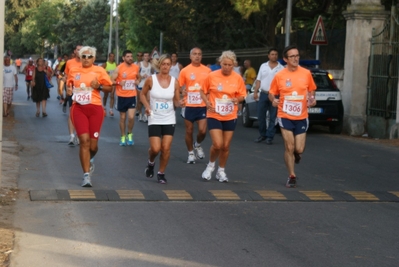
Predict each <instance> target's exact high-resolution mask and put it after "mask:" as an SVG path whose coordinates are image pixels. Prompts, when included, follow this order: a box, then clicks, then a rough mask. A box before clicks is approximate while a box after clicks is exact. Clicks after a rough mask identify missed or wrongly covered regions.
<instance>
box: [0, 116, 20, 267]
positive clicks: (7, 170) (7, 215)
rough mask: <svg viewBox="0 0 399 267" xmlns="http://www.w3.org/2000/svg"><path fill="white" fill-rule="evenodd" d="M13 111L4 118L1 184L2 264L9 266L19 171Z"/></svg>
mask: <svg viewBox="0 0 399 267" xmlns="http://www.w3.org/2000/svg"><path fill="white" fill-rule="evenodd" d="M14 123H15V121H14V117H13V112H12V111H11V116H9V117H7V118H3V143H2V155H1V157H2V165H1V184H0V266H1V267H5V266H9V258H10V255H11V253H12V250H13V245H14V229H13V214H14V203H15V200H16V198H17V193H18V189H17V177H18V171H19V156H18V153H19V146H18V143H17V142H16V141H15V140H14V138H13V136H12V134H13V133H12V129H13V126H14Z"/></svg>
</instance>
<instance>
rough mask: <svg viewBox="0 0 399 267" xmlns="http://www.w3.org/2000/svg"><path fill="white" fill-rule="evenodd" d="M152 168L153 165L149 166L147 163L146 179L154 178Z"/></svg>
mask: <svg viewBox="0 0 399 267" xmlns="http://www.w3.org/2000/svg"><path fill="white" fill-rule="evenodd" d="M154 167H155V163H154V165H151V164H150V163H149V162H148V163H147V167H146V168H145V176H146V177H147V178H152V177H153V176H154ZM158 175H159V174H158Z"/></svg>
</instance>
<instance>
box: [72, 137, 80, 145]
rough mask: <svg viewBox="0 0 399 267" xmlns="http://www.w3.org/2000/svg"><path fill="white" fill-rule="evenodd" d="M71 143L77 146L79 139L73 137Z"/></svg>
mask: <svg viewBox="0 0 399 267" xmlns="http://www.w3.org/2000/svg"><path fill="white" fill-rule="evenodd" d="M73 143H74V144H75V145H76V146H77V145H79V138H78V137H77V136H76V135H75V137H74V139H73Z"/></svg>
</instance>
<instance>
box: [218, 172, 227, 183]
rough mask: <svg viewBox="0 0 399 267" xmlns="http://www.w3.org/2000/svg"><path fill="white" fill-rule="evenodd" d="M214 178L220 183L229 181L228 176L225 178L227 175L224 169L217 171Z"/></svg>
mask: <svg viewBox="0 0 399 267" xmlns="http://www.w3.org/2000/svg"><path fill="white" fill-rule="evenodd" d="M216 180H218V181H219V182H221V183H227V182H228V181H229V178H227V175H226V173H225V172H224V171H218V172H217V173H216Z"/></svg>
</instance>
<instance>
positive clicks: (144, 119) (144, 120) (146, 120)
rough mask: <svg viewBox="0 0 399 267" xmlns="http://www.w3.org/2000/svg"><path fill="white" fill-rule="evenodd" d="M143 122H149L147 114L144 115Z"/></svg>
mask: <svg viewBox="0 0 399 267" xmlns="http://www.w3.org/2000/svg"><path fill="white" fill-rule="evenodd" d="M143 122H148V118H147V115H146V114H144V115H143Z"/></svg>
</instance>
